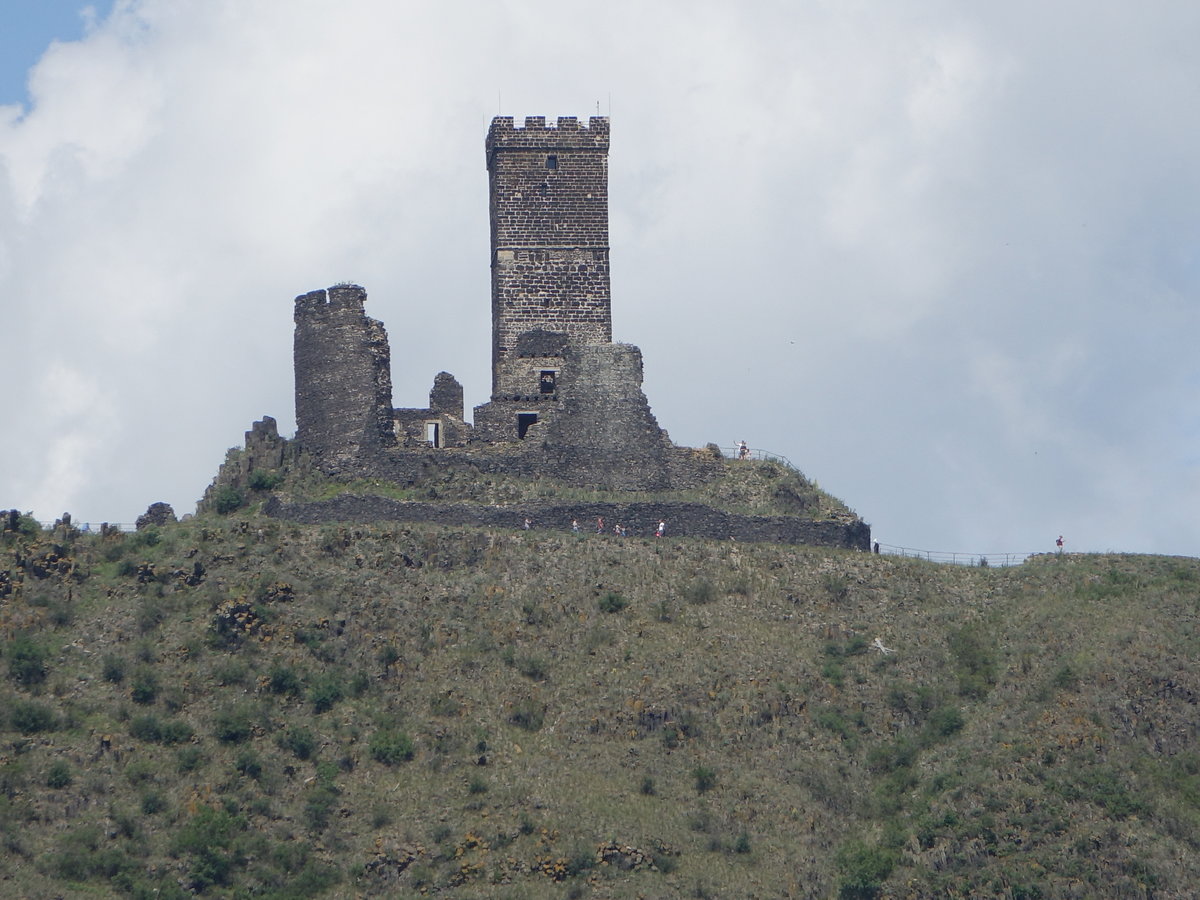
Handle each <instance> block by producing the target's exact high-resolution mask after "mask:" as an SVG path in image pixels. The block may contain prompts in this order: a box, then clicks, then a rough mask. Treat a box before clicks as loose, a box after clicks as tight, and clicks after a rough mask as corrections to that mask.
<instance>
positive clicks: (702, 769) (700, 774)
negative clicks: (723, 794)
mask: <svg viewBox="0 0 1200 900" xmlns="http://www.w3.org/2000/svg"><path fill="white" fill-rule="evenodd" d="M692 777H693V778H694V779H696V793H698V794H704V793H707V792H708V791H711V790H712V789H713V788H714V787H716V785H717V773H716V772H715V771H714V770H713V769H711V768H710V767H708V766H696V768H694V769H692Z"/></svg>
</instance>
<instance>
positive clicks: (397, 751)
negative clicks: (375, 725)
mask: <svg viewBox="0 0 1200 900" xmlns="http://www.w3.org/2000/svg"><path fill="white" fill-rule="evenodd" d="M368 749H369V750H370V752H371V758H372V759H374V760H375V761H377V762H381V763H383V764H384V765H385V766H394V765H396V763H401V762H407V761H408V760H410V759H412V758H413V743H412V740H411V739H410V738H409V736H408V735H407V734H405V733H404V732H402V731H397V730H395V729H391V728H385V729H381V730H379V731H376V732H375V733H374V734H373V735H371V741H370V744H369V745H368Z"/></svg>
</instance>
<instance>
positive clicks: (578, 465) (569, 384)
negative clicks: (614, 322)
mask: <svg viewBox="0 0 1200 900" xmlns="http://www.w3.org/2000/svg"><path fill="white" fill-rule="evenodd" d="M560 387H561V392H562V397H563V399H562V404H561V408H560V409H559V410H558V411H557V413H556V414H555V415H554V417H553V418H551V419H550V420H549V421H547V422H546V424H545V426H544V427H542V426H539V432H538V435H537V437H538V438H539V439H540V440H541V442H542V444H543V446H542V453H543V454H544V455H545V456H546V457H547V462H548V464H551V461H552V466H551V467H552V468H553V469H555V470H556V472H555V474H557V475H558V477H560V478H565V479H566V480H568V481H570V482H571V483H573V484H584V485H591V486H594V487H596V488H599V489H601V490H616V491H623V490H630V491H632V490H637V491H655V490H669V489H670V488H671V487H672V484H671V466H670V462H669V458H670V455H671V453H672V451H673V450H674V447H673V446H672V444H671V440H670V438H669V437H668V436H667V433H666V432H665V431H663V430H662V429H661V428H660V427H659V425H658V422H657V421H656V420H655V418H654V414H653V413H652V412H651V411H650V404H649V403H648V402H647V401H646V395H645V394H644V393H642V353H641V351H640V350H638V348H637V347H634V346H633V345H631V344H592V345H578V346H571V347H568V348H567V351H566V355H565V359H564V365H563V372H562V379H561V385H560Z"/></svg>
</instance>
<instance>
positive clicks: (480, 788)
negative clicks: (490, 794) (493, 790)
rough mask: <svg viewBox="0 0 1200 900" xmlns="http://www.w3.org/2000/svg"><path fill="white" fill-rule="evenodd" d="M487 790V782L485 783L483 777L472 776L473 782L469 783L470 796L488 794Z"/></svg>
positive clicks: (468, 791)
mask: <svg viewBox="0 0 1200 900" xmlns="http://www.w3.org/2000/svg"><path fill="white" fill-rule="evenodd" d="M487 789H488V786H487V782H486V781H484V779H483V776H482V775H472V776H471V780H470V781H469V782H467V793H468V794H486V793H487Z"/></svg>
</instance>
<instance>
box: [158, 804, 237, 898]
mask: <svg viewBox="0 0 1200 900" xmlns="http://www.w3.org/2000/svg"><path fill="white" fill-rule="evenodd" d="M245 829H246V822H245V820H244V819H243V818H242V817H241V816H235V815H233V814H232V813H231V812H229V811H228V810H226V809H218V808H213V807H210V806H202V807H200V809H199V810H197V811H196V814H195V815H194V816H193V817H192V818H191V819H190V820H189V821H188V822H187V823H185V824H184V826H183V827H182V828H181V829H180V830H179V832H178V833H177V834H176V836H175V840H174V841H172V843H171V852H173V853H176V854H180V855H185V856H187V857H188V858H189V861H190V863H191V867H190V868H189V870H188V880H189V882H190V884H189V887H190V888H191V889H192V890H193V891H195V892H201V891H204V890H205V889H206V888H208V887H209V886H211V885H214V884H218V885H223V884H227V883H228V882H229V878H230V875H231V874H232V872H233V870H234V869H236V868H238V867H240V866H242V865H244V864H245V862H246V852H245V848H244V847H243V841H242V832H244V831H245Z"/></svg>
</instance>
